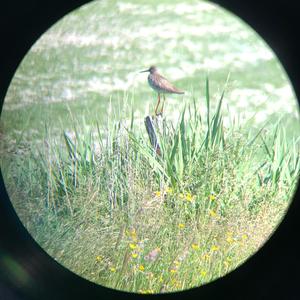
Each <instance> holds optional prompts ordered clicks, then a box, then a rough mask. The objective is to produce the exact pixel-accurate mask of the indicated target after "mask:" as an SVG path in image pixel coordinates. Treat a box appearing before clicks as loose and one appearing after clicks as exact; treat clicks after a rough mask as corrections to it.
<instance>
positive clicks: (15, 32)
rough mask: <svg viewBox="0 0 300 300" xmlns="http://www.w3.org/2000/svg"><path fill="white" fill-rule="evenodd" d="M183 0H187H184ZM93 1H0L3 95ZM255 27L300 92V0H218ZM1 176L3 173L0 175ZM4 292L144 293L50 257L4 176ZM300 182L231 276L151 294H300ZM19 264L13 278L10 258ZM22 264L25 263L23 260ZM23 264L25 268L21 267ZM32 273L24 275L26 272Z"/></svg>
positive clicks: (0, 247)
mask: <svg viewBox="0 0 300 300" xmlns="http://www.w3.org/2000/svg"><path fill="white" fill-rule="evenodd" d="M183 1H184V0H183ZM88 2H89V1H86V0H43V1H38V0H27V1H21V0H15V1H9V0H8V1H6V2H3V3H1V4H0V13H1V15H0V39H1V47H0V49H1V55H0V98H1V109H2V103H3V101H4V97H5V94H6V91H7V89H8V86H9V83H10V81H11V79H12V77H13V75H14V73H15V71H16V69H17V67H18V65H19V63H20V62H21V60H22V59H23V57H24V56H25V55H26V53H27V51H28V50H29V48H30V47H31V46H32V44H33V43H34V42H35V41H36V40H37V39H38V38H39V37H40V36H41V35H42V34H43V33H44V32H45V31H46V30H47V29H48V28H49V27H51V26H52V25H53V24H54V23H55V22H56V21H57V20H59V19H60V18H61V17H62V16H64V15H65V14H67V13H69V12H70V11H72V10H73V9H75V8H77V7H79V6H81V5H83V4H85V3H88ZM214 2H215V3H217V4H219V5H221V6H223V7H224V8H226V9H228V10H229V11H231V12H233V13H234V14H236V15H238V16H239V17H240V18H242V19H243V20H244V21H246V22H247V23H248V24H249V25H250V26H251V27H252V28H254V29H255V30H256V31H257V32H258V33H259V34H260V35H261V36H262V37H263V38H264V39H265V41H266V42H267V43H268V44H269V46H270V47H271V48H272V49H273V51H274V52H275V54H276V55H277V56H278V58H279V59H280V61H281V63H282V64H283V66H284V68H285V70H286V72H287V73H288V75H289V78H290V80H291V81H292V84H293V87H294V90H295V93H296V96H297V98H298V99H300V59H299V56H300V55H299V53H300V47H299V45H298V37H299V36H300V26H299V23H298V17H299V16H298V13H297V12H298V11H299V7H298V6H299V5H298V4H297V1H285V0H276V1H269V0H261V1H255V0H252V1H251V0H247V1H246V0H244V1H241V0H214ZM0 175H1V174H0ZM0 190H1V201H0V298H2V299H5V300H6V299H8V300H10V299H11V300H21V299H22V300H23V299H46V300H47V299H102V298H103V299H119V298H121V299H139V298H142V296H141V295H137V294H130V293H122V292H116V291H114V290H111V289H107V288H102V287H100V286H98V285H96V284H93V283H91V282H89V281H87V280H84V279H82V278H81V277H79V276H77V275H75V274H74V273H71V272H70V271H68V270H67V269H65V268H63V267H62V266H61V265H60V264H58V263H57V262H56V261H54V260H53V259H52V258H50V257H49V256H48V255H47V254H46V253H45V252H44V251H43V250H42V249H41V248H40V247H39V246H38V245H37V243H36V242H35V241H34V240H33V239H32V237H31V236H30V235H29V234H28V232H27V231H26V229H25V228H24V227H23V225H22V224H21V222H20V221H19V219H18V217H17V215H16V213H15V211H14V209H13V207H12V205H11V203H10V201H9V198H8V195H7V193H6V191H5V186H4V184H3V179H2V175H1V178H0ZM298 196H299V188H298V191H297V193H296V195H295V198H294V201H293V202H292V204H291V206H290V208H289V210H288V213H287V215H286V217H285V218H284V220H283V221H282V223H281V224H280V226H279V227H278V229H277V230H276V232H275V233H274V234H273V235H272V237H271V238H270V240H269V241H268V242H267V243H266V244H265V246H264V247H263V248H262V249H261V250H260V251H259V252H258V253H256V254H255V255H254V256H253V257H252V258H251V259H249V260H248V261H247V262H246V263H244V264H243V265H242V266H241V267H239V268H238V269H237V270H235V271H233V272H232V273H230V274H229V275H227V276H225V277H224V278H221V279H219V280H216V281H215V282H212V283H210V284H207V285H205V286H203V287H201V288H199V289H192V290H189V291H186V292H182V293H175V294H165V295H159V296H151V295H149V296H143V298H145V297H149V298H151V297H152V298H154V297H156V298H163V299H173V298H174V297H178V298H180V299H182V298H183V299H193V298H202V297H203V298H204V297H205V298H208V297H209V298H208V299H216V298H219V299H298V297H299V295H300V286H299V279H300V275H299V271H298V270H299V269H300V259H299V256H298V255H299V253H300V246H299V243H298V242H297V235H298V232H297V229H298V228H299V219H300V207H299V206H300V205H299V200H298ZM4 257H6V259H9V260H10V261H13V262H14V265H15V269H14V270H15V275H16V276H15V277H11V276H10V275H9V274H10V273H9V272H8V270H7V268H6V267H5V266H6V265H5V264H4V265H3V261H4V260H3V259H4ZM18 266H19V267H18ZM22 270H23V271H22ZM22 272H23V273H24V272H25V273H26V274H28V280H27V281H24V280H23V279H22V278H24V277H23V276H22V274H23V273H22ZM23 275H24V274H23Z"/></svg>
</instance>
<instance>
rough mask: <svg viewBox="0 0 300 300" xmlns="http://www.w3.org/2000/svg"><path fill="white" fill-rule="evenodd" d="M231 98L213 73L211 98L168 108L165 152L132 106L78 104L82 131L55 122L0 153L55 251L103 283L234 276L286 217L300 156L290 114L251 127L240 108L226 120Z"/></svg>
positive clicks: (28, 213) (26, 210)
mask: <svg viewBox="0 0 300 300" xmlns="http://www.w3.org/2000/svg"><path fill="white" fill-rule="evenodd" d="M223 98H224V92H223V93H221V96H219V99H211V96H210V89H209V81H208V79H207V80H206V83H205V98H204V99H202V98H196V97H193V96H191V99H190V102H189V103H187V104H186V106H185V107H184V108H183V109H182V111H181V112H180V115H179V118H178V121H177V122H174V121H172V120H168V117H167V116H165V117H164V118H162V119H161V120H160V121H159V124H160V125H159V126H158V127H157V128H158V138H159V143H160V146H161V155H157V154H156V152H155V151H154V150H153V148H152V147H151V145H150V142H149V139H148V136H147V135H146V130H145V128H144V126H143V124H140V123H139V121H138V120H137V119H136V118H135V114H134V111H133V110H132V111H131V118H130V120H127V121H126V120H121V121H116V119H115V117H114V116H113V114H114V112H113V111H112V112H111V115H108V116H107V123H106V124H97V123H94V124H93V126H88V125H87V124H86V123H85V121H84V118H81V119H79V118H76V117H75V116H74V115H73V114H72V113H71V111H70V112H69V116H68V117H69V119H70V120H71V122H72V124H73V131H72V132H70V131H66V130H62V131H61V133H60V135H59V136H58V135H55V134H53V133H52V132H51V127H49V126H47V125H46V126H45V130H44V132H45V134H44V142H43V144H39V145H38V146H37V147H36V148H35V147H31V151H29V152H28V153H29V154H24V155H23V156H21V155H18V154H17V155H16V156H15V157H14V159H13V160H11V161H10V162H9V163H5V162H4V160H3V161H2V167H3V171H4V172H3V174H4V175H5V177H6V178H5V183H6V186H7V189H8V192H9V195H10V197H11V199H12V202H13V203H14V206H15V208H16V211H17V212H18V215H19V216H20V218H21V220H22V222H23V223H24V225H25V226H26V228H27V229H28V230H29V232H30V233H31V234H32V236H33V237H34V238H35V239H36V240H37V242H38V243H39V244H40V245H41V246H42V247H43V248H44V249H45V250H46V251H47V252H48V253H49V254H50V255H51V256H53V257H54V258H55V259H56V260H57V261H59V262H60V263H61V264H63V265H64V266H66V267H68V268H69V269H70V270H72V271H74V272H76V273H77V274H79V275H81V276H83V277H84V278H86V279H88V280H91V281H94V282H96V283H99V284H101V285H104V286H108V287H112V288H116V289H120V290H126V291H132V292H138V293H158V292H170V291H176V290H182V289H187V288H191V287H194V286H199V285H202V284H205V283H206V282H209V281H211V280H214V279H217V278H219V277H221V276H224V275H225V274H226V273H228V272H229V271H230V270H232V269H234V268H235V267H237V266H238V265H239V264H241V263H242V262H243V261H244V260H245V259H247V258H249V256H251V255H252V254H254V253H255V252H256V251H257V250H258V249H259V247H261V246H262V244H263V243H264V242H265V241H266V239H267V238H268V236H269V235H270V234H271V233H272V231H273V230H274V229H275V228H276V226H277V225H278V223H279V222H280V219H281V218H282V217H283V215H284V213H285V210H286V209H287V207H288V205H289V203H290V199H291V197H292V195H293V192H294V190H295V187H296V184H297V180H298V178H299V172H300V160H299V139H298V140H295V139H294V140H292V139H290V140H288V139H287V138H286V134H285V128H284V127H283V126H282V125H281V122H280V121H279V122H278V123H277V124H276V125H275V126H274V124H268V123H267V124H265V125H264V126H262V127H261V128H260V129H253V130H249V127H248V126H246V127H245V125H243V124H240V123H238V122H237V119H236V117H235V116H232V115H231V116H229V117H230V122H229V125H228V126H224V124H223V121H224V118H223V107H222V104H223V103H222V102H223ZM126 99H127V100H128V98H126ZM126 99H123V100H124V101H123V103H124V110H126V109H132V107H133V106H132V105H127V104H126V103H127V101H125V100H126ZM132 101H134V99H133V100H132ZM211 102H215V103H217V105H216V108H215V109H213V110H212V109H211ZM203 107H206V111H205V113H204V112H203ZM103 123H105V122H103ZM23 195H24V196H25V197H22V196H23Z"/></svg>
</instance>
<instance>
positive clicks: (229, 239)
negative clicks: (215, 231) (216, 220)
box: [226, 236, 234, 244]
mask: <svg viewBox="0 0 300 300" xmlns="http://www.w3.org/2000/svg"><path fill="white" fill-rule="evenodd" d="M226 241H227V243H229V244H232V243H233V242H234V240H233V238H232V237H231V236H228V237H227V239H226Z"/></svg>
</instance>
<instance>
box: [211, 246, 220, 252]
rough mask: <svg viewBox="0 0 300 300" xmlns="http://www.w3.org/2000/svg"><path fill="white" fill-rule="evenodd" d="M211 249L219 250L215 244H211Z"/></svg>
mask: <svg viewBox="0 0 300 300" xmlns="http://www.w3.org/2000/svg"><path fill="white" fill-rule="evenodd" d="M210 250H211V251H218V250H219V247H218V246H215V245H213V246H212V247H211V249H210Z"/></svg>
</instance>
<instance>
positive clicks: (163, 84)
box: [157, 76, 183, 93]
mask: <svg viewBox="0 0 300 300" xmlns="http://www.w3.org/2000/svg"><path fill="white" fill-rule="evenodd" d="M157 85H158V86H159V87H160V88H161V89H164V90H169V91H170V92H173V93H174V92H175V93H183V91H181V90H179V89H177V88H176V87H175V86H174V85H173V84H171V83H170V82H169V81H168V79H166V78H165V77H163V76H159V78H158V80H157Z"/></svg>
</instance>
